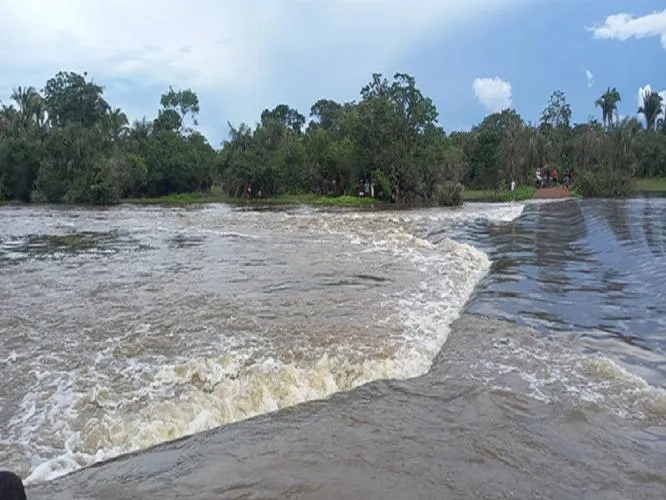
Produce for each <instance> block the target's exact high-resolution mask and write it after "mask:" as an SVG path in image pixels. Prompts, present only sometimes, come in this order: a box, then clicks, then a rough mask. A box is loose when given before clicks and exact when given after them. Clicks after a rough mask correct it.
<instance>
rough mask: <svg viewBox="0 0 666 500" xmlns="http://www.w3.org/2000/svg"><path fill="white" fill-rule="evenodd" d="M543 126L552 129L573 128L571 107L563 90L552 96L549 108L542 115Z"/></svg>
mask: <svg viewBox="0 0 666 500" xmlns="http://www.w3.org/2000/svg"><path fill="white" fill-rule="evenodd" d="M541 125H542V126H545V127H550V128H559V127H567V128H568V127H570V126H571V106H569V104H568V103H567V99H566V97H565V95H564V92H562V91H561V90H556V91H554V92H553V93H552V94H551V96H550V101H549V102H548V106H547V107H546V109H544V110H543V113H542V114H541Z"/></svg>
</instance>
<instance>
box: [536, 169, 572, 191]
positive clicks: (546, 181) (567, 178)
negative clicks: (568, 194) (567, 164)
mask: <svg viewBox="0 0 666 500" xmlns="http://www.w3.org/2000/svg"><path fill="white" fill-rule="evenodd" d="M559 180H560V178H559V172H558V171H557V167H553V168H549V167H544V168H538V169H537V171H536V179H535V182H534V183H535V186H536V188H537V189H538V188H543V187H554V186H559V185H561V186H563V187H567V188H568V187H570V186H571V185H572V184H573V180H574V171H573V168H568V169H566V170H565V171H564V178H563V179H562V184H560V183H559Z"/></svg>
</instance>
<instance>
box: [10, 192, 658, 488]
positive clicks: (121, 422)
mask: <svg viewBox="0 0 666 500" xmlns="http://www.w3.org/2000/svg"><path fill="white" fill-rule="evenodd" d="M0 275H1V280H2V281H1V283H2V286H1V287H0V339H1V340H2V349H0V369H1V370H2V374H3V384H2V385H0V468H9V469H12V470H15V471H16V472H18V473H19V474H20V475H21V476H22V477H23V478H24V480H25V481H26V483H27V484H28V485H29V488H28V493H29V496H30V498H35V499H39V498H44V499H46V498H50V499H65V498H80V499H84V498H86V499H102V498H104V499H106V498H108V499H112V498H113V499H115V498H136V497H139V498H197V499H205V498H211V499H212V498H286V497H289V498H572V499H573V498H576V499H580V498H632V499H634V498H664V497H666V472H665V471H666V469H665V468H664V464H665V463H666V390H665V389H664V387H665V386H666V199H660V198H641V199H632V200H625V201H605V200H601V201H592V200H585V201H581V200H566V201H557V202H528V203H512V204H489V205H486V204H466V205H465V206H463V207H461V208H458V209H418V210H414V209H412V210H382V211H373V210H366V211H358V210H342V209H337V210H318V209H313V208H306V207H290V208H272V209H270V210H268V209H266V210H257V209H254V210H250V209H245V208H233V207H230V206H226V205H204V206H192V207H186V208H165V207H136V206H121V207H117V208H112V209H100V210H88V209H80V208H69V209H67V208H51V207H24V206H18V207H16V206H6V207H2V208H0ZM299 403H304V404H299ZM276 410H280V411H276ZM253 417H254V418H253ZM179 438H184V439H179ZM155 445H158V446H155ZM128 453H129V455H127V454H128ZM110 459H112V460H111V461H108V460H110ZM105 461H108V462H105ZM71 472H74V473H73V474H69V473H71ZM61 476H64V477H61Z"/></svg>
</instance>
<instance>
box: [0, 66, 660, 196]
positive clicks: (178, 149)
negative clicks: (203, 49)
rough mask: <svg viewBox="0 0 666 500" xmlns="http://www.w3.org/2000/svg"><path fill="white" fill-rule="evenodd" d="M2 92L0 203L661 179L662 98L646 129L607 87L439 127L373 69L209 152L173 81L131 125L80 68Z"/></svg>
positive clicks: (192, 98)
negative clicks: (583, 118)
mask: <svg viewBox="0 0 666 500" xmlns="http://www.w3.org/2000/svg"><path fill="white" fill-rule="evenodd" d="M11 99H12V101H13V104H12V105H11V106H2V107H0V200H21V201H25V202H29V201H32V202H49V203H84V204H102V205H104V204H111V203H117V202H118V201H119V200H121V199H127V198H134V199H141V200H145V199H147V198H151V197H152V198H155V199H158V200H167V201H168V200H171V201H173V202H178V203H184V202H188V200H190V201H192V202H196V201H197V200H230V199H232V198H237V199H242V200H243V201H244V202H245V201H250V200H251V201H252V202H254V201H257V202H261V203H278V201H277V200H280V201H279V202H280V203H282V202H288V201H289V202H294V203H296V202H303V200H307V201H308V202H309V203H318V204H352V205H359V204H372V203H375V201H379V202H389V203H428V204H439V205H457V204H460V203H462V202H463V200H465V199H466V200H469V199H479V200H484V201H510V200H512V199H516V200H521V199H526V198H529V197H531V196H532V194H533V192H534V188H532V187H519V188H518V189H517V190H516V191H515V192H514V193H510V192H509V191H508V188H507V187H508V186H509V185H510V183H511V181H515V182H516V183H517V185H518V186H531V185H533V184H534V176H535V172H536V171H537V170H539V169H553V168H557V169H558V170H559V171H560V179H562V177H563V174H564V172H565V171H566V170H569V169H573V170H574V171H575V179H576V181H575V182H576V183H575V187H574V188H573V192H575V193H581V194H583V195H585V196H626V195H627V194H629V193H630V191H631V186H632V182H631V180H632V179H633V178H635V177H666V120H665V118H666V117H664V114H663V109H662V104H663V103H662V102H661V98H660V97H659V96H658V95H657V94H654V93H646V94H645V95H644V96H643V102H642V105H641V107H640V109H639V110H638V112H639V114H640V115H642V118H643V119H644V121H645V127H643V125H642V124H641V122H639V121H638V120H637V119H631V120H625V121H623V122H618V121H617V119H614V118H615V116H616V115H617V103H618V102H620V100H621V96H620V94H619V92H618V91H617V90H616V89H615V88H613V89H611V88H608V89H607V90H606V91H605V92H604V93H603V94H602V95H601V97H600V98H599V99H598V100H597V101H596V103H595V105H596V106H597V107H598V108H599V109H600V111H601V119H602V122H603V126H602V125H601V124H600V123H599V122H597V121H596V120H590V121H589V122H588V123H583V124H575V125H573V126H572V124H571V115H572V112H571V107H570V105H569V104H568V103H567V100H566V97H565V95H564V93H563V92H561V91H559V90H556V91H555V92H553V93H552V94H551V96H550V99H549V102H548V104H547V106H546V107H545V109H544V111H543V113H542V114H541V116H540V120H539V123H538V124H537V125H531V124H528V123H526V122H525V121H524V120H523V119H522V117H521V116H520V115H519V114H518V113H517V112H516V111H515V110H513V109H506V110H503V111H501V112H498V113H493V114H490V115H488V116H486V117H485V118H484V119H483V121H482V122H481V123H480V124H478V125H477V126H475V127H473V128H472V129H471V130H470V131H465V132H463V131H454V132H452V133H451V134H450V135H449V136H447V135H446V133H445V132H444V130H442V128H441V127H440V126H439V125H438V117H439V113H438V111H437V108H436V107H435V105H434V104H433V102H432V100H431V99H430V98H428V97H426V96H424V95H423V94H422V93H421V91H420V90H419V89H418V88H417V86H416V82H415V80H414V78H413V77H412V76H410V75H408V74H404V73H396V74H395V75H393V78H392V79H391V80H389V79H387V78H385V77H384V76H382V75H381V74H378V73H376V74H373V75H372V78H371V80H370V81H369V82H368V84H367V85H365V86H363V87H362V88H361V91H360V99H359V100H357V101H352V102H345V103H339V102H335V101H332V100H329V99H319V100H318V101H317V102H315V103H314V104H313V105H312V107H311V108H310V110H309V118H310V119H311V120H310V122H309V123H307V124H306V117H305V116H304V115H302V114H301V113H300V112H299V111H298V110H296V109H293V108H291V107H290V106H288V105H287V104H278V105H277V106H275V107H274V108H272V109H265V110H264V111H263V112H262V113H261V116H260V120H259V123H258V124H257V125H256V126H255V127H250V126H248V125H246V124H240V125H239V126H238V127H234V126H232V125H231V124H229V137H228V138H227V139H226V140H225V141H223V143H222V147H221V148H220V149H218V150H216V149H214V148H213V147H212V146H211V145H210V144H208V142H207V141H206V139H205V138H204V137H203V135H201V134H200V133H199V132H197V130H196V127H197V126H198V122H197V117H198V114H199V111H200V107H199V99H198V96H197V94H196V93H195V92H193V91H192V90H190V89H174V88H173V87H171V86H170V87H169V88H168V89H167V91H166V92H165V93H164V94H163V95H162V96H161V98H160V101H159V104H160V109H159V110H158V113H157V116H156V117H155V118H154V119H151V120H149V119H146V118H145V117H144V118H142V119H140V120H136V121H134V122H133V123H132V125H131V126H130V125H129V120H128V118H127V115H126V114H125V113H124V112H123V111H122V109H121V108H114V107H112V106H111V105H110V104H109V103H108V102H107V101H106V100H105V98H104V89H103V87H102V86H100V85H98V84H96V83H94V82H93V81H92V80H89V79H88V76H87V74H85V73H84V74H83V75H79V74H77V73H73V72H59V73H57V74H56V75H55V76H54V77H53V78H51V79H49V80H48V81H47V82H46V85H45V86H44V89H43V90H42V91H41V93H40V92H39V91H37V90H36V89H35V88H34V87H31V86H27V87H17V88H15V89H14V92H13V93H12V96H11ZM590 104H592V103H590ZM463 185H464V186H466V187H468V188H470V190H467V191H465V190H464V189H463V187H462V186H463ZM360 191H362V192H363V194H364V196H362V197H359V196H358V195H359V192H360ZM369 195H372V196H369Z"/></svg>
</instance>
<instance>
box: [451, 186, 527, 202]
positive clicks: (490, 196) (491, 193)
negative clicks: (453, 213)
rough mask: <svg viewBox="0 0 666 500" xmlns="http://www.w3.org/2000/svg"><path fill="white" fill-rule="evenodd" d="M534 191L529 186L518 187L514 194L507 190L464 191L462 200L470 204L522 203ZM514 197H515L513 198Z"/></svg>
mask: <svg viewBox="0 0 666 500" xmlns="http://www.w3.org/2000/svg"><path fill="white" fill-rule="evenodd" d="M535 191H536V189H534V188H533V187H531V186H520V187H517V188H516V191H515V193H513V194H512V193H511V191H508V190H494V189H488V190H481V189H465V194H464V199H465V201H470V202H475V201H476V202H485V203H502V202H509V201H511V200H515V201H523V200H529V199H530V198H532V196H534V192H535ZM514 195H515V196H514Z"/></svg>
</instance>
